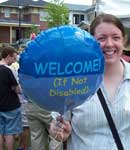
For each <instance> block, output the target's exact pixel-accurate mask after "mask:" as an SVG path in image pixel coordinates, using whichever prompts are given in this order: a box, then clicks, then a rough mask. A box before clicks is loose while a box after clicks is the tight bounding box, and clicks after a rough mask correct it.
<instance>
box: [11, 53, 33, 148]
mask: <svg viewBox="0 0 130 150" xmlns="http://www.w3.org/2000/svg"><path fill="white" fill-rule="evenodd" d="M18 62H19V55H17V61H16V62H15V63H12V64H11V66H10V68H11V70H12V72H13V74H14V76H15V78H16V80H17V82H18V83H19V77H18V69H19V63H18ZM18 96H19V100H20V103H21V115H22V127H23V132H22V133H21V134H20V135H16V136H15V137H16V139H17V140H18V148H17V150H30V147H29V143H30V129H29V124H28V119H27V114H26V109H27V103H28V100H27V98H26V97H25V95H24V94H23V92H22V93H20V94H18Z"/></svg>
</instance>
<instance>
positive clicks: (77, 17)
mask: <svg viewBox="0 0 130 150" xmlns="http://www.w3.org/2000/svg"><path fill="white" fill-rule="evenodd" d="M83 20H84V15H83V14H73V24H79V23H80V22H81V21H83Z"/></svg>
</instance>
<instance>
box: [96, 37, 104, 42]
mask: <svg viewBox="0 0 130 150" xmlns="http://www.w3.org/2000/svg"><path fill="white" fill-rule="evenodd" d="M97 40H98V41H100V42H102V41H105V38H104V37H100V38H97Z"/></svg>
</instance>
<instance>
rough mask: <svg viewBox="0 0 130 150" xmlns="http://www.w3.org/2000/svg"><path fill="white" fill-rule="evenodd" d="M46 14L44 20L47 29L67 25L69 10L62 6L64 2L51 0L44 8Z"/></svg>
mask: <svg viewBox="0 0 130 150" xmlns="http://www.w3.org/2000/svg"><path fill="white" fill-rule="evenodd" d="M45 10H46V12H47V14H48V15H47V17H46V20H47V22H48V26H49V27H56V26H60V25H65V24H68V23H69V10H68V8H67V7H66V6H65V5H64V1H61V0H51V2H50V3H48V4H47V5H46V7H45Z"/></svg>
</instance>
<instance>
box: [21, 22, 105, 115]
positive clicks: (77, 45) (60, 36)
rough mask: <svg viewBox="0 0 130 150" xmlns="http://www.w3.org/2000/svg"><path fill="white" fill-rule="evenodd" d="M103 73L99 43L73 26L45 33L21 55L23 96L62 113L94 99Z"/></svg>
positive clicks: (32, 42)
mask: <svg viewBox="0 0 130 150" xmlns="http://www.w3.org/2000/svg"><path fill="white" fill-rule="evenodd" d="M103 72H104V57H103V54H102V50H101V48H100V46H99V43H98V42H97V41H96V40H95V38H94V37H93V36H91V35H90V34H89V33H88V32H86V31H84V30H81V29H80V28H78V27H75V26H71V25H65V26H60V27H55V28H51V29H48V30H46V31H42V32H41V33H40V34H39V35H38V36H37V37H36V39H35V40H32V41H31V42H30V43H29V44H28V46H27V47H26V48H25V50H24V51H23V52H22V54H21V56H20V70H19V78H20V84H21V86H22V88H23V91H24V93H25V94H26V95H27V96H28V97H29V98H31V99H32V100H33V101H34V102H36V103H37V104H39V105H40V106H42V107H43V108H45V109H47V110H50V111H58V112H60V113H61V114H63V113H64V111H67V110H70V109H72V108H74V107H76V106H78V105H80V104H82V103H83V102H84V101H85V100H86V99H87V98H88V97H89V96H92V95H93V94H94V93H95V92H96V91H97V89H98V88H99V86H100V84H101V82H102V79H103Z"/></svg>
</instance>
